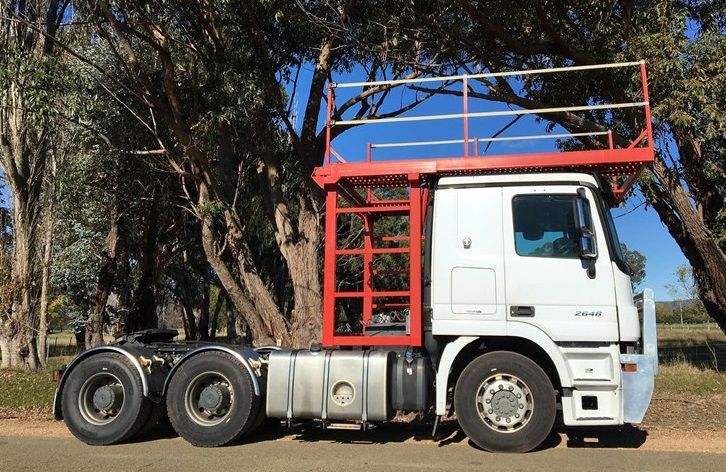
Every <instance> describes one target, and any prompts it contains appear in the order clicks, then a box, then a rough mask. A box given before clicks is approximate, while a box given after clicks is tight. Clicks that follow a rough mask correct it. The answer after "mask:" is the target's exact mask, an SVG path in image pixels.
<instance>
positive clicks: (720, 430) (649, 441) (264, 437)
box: [0, 395, 726, 454]
mask: <svg viewBox="0 0 726 472" xmlns="http://www.w3.org/2000/svg"><path fill="white" fill-rule="evenodd" d="M439 431H440V434H439V437H438V438H437V439H436V440H433V439H432V438H431V426H430V425H429V424H423V423H421V422H419V421H414V422H411V423H406V422H396V423H391V424H386V425H382V426H380V427H379V428H376V429H375V430H373V431H368V432H361V431H348V430H335V429H329V430H321V429H320V428H318V427H312V426H310V427H304V428H298V429H294V430H287V429H284V428H282V427H279V426H277V424H275V423H274V422H272V421H270V422H268V424H267V425H266V426H265V427H263V429H262V430H261V431H260V432H259V433H258V435H256V436H258V438H255V441H260V442H268V441H296V440H303V441H314V442H318V441H323V442H325V441H331V442H339V441H342V442H355V443H358V442H374V443H388V442H401V443H418V444H422V445H425V444H428V445H431V446H437V445H438V446H444V445H449V444H463V445H467V444H468V441H467V440H466V437H465V436H464V435H463V434H462V433H461V431H460V430H459V429H458V428H457V425H456V422H455V421H452V420H448V421H444V422H442V425H441V427H440V430H439ZM0 436H5V437H23V438H41V437H42V438H70V437H72V436H71V434H70V433H69V432H68V430H67V429H66V427H65V424H64V423H63V422H62V421H53V420H52V419H51V418H50V411H47V410H46V411H32V410H26V411H17V410H16V411H14V412H11V411H7V410H5V411H0ZM156 436H159V437H161V438H168V437H172V436H174V434H173V432H172V431H169V430H164V431H162V432H160V433H159V432H157V433H156V434H154V435H152V437H149V438H142V439H141V441H145V440H154V439H158V438H157V437H156ZM583 447H584V448H587V447H593V448H602V447H606V448H616V449H637V450H645V451H671V452H700V453H717V454H726V395H715V396H711V397H709V398H698V397H687V396H684V397H682V398H678V399H675V398H658V397H656V398H654V399H653V402H652V403H651V406H650V409H649V411H648V415H647V417H646V420H645V422H644V423H643V424H642V425H640V426H639V427H637V428H635V427H623V428H620V429H615V430H613V429H606V428H603V429H600V430H580V429H566V428H561V429H560V430H559V431H558V432H556V433H555V434H553V435H552V437H551V438H550V439H549V440H548V441H547V442H546V443H545V444H544V445H543V449H554V448H558V449H559V448H583Z"/></svg>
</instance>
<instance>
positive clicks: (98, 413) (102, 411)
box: [78, 372, 125, 426]
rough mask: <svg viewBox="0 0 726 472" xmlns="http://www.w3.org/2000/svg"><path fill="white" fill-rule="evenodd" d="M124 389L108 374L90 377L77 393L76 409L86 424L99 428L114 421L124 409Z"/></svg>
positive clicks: (119, 381) (103, 373)
mask: <svg viewBox="0 0 726 472" xmlns="http://www.w3.org/2000/svg"><path fill="white" fill-rule="evenodd" d="M124 395H125V392H124V387H123V384H122V383H121V380H119V378H118V377H116V376H115V375H113V374H111V373H109V372H98V373H96V374H93V375H91V376H90V377H89V378H88V379H86V381H85V382H84V383H83V385H82V386H81V389H80V392H79V393H78V409H79V410H80V413H81V416H83V419H84V420H86V421H87V422H89V423H91V424H94V425H97V426H101V425H105V424H108V423H110V422H111V421H114V420H115V419H116V418H117V417H118V416H119V413H120V412H121V410H122V409H123V407H124Z"/></svg>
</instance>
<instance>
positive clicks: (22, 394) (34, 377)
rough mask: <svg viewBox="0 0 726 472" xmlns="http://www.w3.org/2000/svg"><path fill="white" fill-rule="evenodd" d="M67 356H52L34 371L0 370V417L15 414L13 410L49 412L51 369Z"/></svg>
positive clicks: (51, 400) (54, 385)
mask: <svg viewBox="0 0 726 472" xmlns="http://www.w3.org/2000/svg"><path fill="white" fill-rule="evenodd" d="M67 361H68V358H63V357H54V358H51V359H50V362H49V363H48V366H47V367H45V368H43V369H40V370H37V371H34V372H26V371H14V370H3V371H0V417H8V416H15V414H14V411H21V410H28V409H30V410H37V411H39V412H45V413H50V409H51V405H52V404H53V392H54V391H55V387H56V385H57V384H56V382H54V381H53V370H55V369H58V368H59V367H60V366H61V365H62V364H63V363H65V362H67Z"/></svg>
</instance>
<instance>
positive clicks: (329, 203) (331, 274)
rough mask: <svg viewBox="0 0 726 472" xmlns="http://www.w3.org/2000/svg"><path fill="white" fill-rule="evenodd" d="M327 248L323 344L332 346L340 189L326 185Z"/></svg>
mask: <svg viewBox="0 0 726 472" xmlns="http://www.w3.org/2000/svg"><path fill="white" fill-rule="evenodd" d="M325 190H326V192H327V194H326V196H325V249H324V263H323V345H324V346H332V345H333V336H334V335H335V266H336V262H337V261H336V255H335V250H336V249H337V246H338V237H337V233H338V228H337V226H338V191H337V188H336V187H334V186H328V187H326V189H325Z"/></svg>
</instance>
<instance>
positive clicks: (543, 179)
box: [438, 172, 601, 188]
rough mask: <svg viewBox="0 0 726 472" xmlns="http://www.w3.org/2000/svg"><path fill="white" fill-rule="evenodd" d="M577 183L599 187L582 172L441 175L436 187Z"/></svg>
mask: <svg viewBox="0 0 726 472" xmlns="http://www.w3.org/2000/svg"><path fill="white" fill-rule="evenodd" d="M573 182H575V183H577V184H582V185H588V186H594V187H597V188H600V187H601V186H600V184H599V182H598V179H596V178H595V176H593V175H592V174H586V173H583V172H546V173H542V172H538V173H517V174H486V175H463V176H451V177H442V178H441V179H439V182H438V187H439V188H441V187H459V186H478V185H481V186H491V185H511V184H529V183H534V184H536V183H547V184H559V183H562V184H564V183H573Z"/></svg>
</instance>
